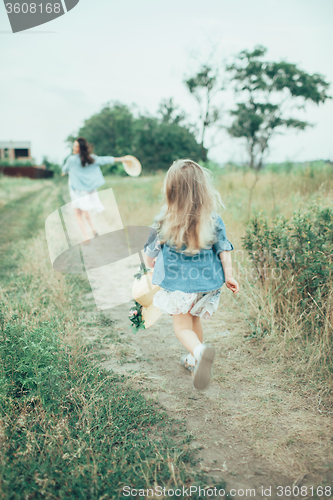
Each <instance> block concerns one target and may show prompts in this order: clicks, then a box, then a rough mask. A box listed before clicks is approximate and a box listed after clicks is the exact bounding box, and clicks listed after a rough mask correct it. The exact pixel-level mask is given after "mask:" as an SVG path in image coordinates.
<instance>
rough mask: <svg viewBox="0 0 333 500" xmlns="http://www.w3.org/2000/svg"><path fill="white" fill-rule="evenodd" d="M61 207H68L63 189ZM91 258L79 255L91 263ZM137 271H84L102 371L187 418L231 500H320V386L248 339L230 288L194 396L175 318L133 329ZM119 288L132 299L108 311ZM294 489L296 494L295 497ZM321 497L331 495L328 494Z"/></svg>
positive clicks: (212, 322)
mask: <svg viewBox="0 0 333 500" xmlns="http://www.w3.org/2000/svg"><path fill="white" fill-rule="evenodd" d="M64 199H65V201H66V202H68V201H69V199H68V195H67V193H66V191H65V192H64ZM110 210H113V208H112V207H111V206H110ZM110 213H111V211H110ZM103 218H104V219H105V220H104V219H103ZM103 220H104V222H103ZM98 221H99V222H98ZM95 223H96V224H97V225H98V224H99V227H97V229H98V231H99V233H100V234H103V232H105V231H110V230H111V229H112V227H111V226H112V224H113V222H112V217H110V216H108V210H107V211H106V212H105V213H104V215H103V214H102V216H101V215H100V216H99V217H98V218H96V220H95ZM74 227H75V224H74V223H73V225H72V230H74V229H73V228H74ZM117 229H119V227H118V226H117ZM94 248H98V245H97V246H95V247H94ZM88 253H89V252H88ZM88 253H87V252H83V260H84V261H85V264H86V265H87V264H89V256H88ZM85 254H86V256H85ZM138 264H139V261H137V259H131V258H130V259H129V260H128V264H126V265H125V264H124V263H115V264H110V265H109V266H104V267H103V268H100V269H99V270H98V269H97V270H94V271H93V272H88V277H89V280H90V284H91V288H92V293H89V294H87V295H86V296H85V297H83V311H82V328H83V330H84V332H85V334H86V337H87V339H88V340H92V341H96V340H97V341H99V342H101V339H103V337H104V336H106V338H107V337H108V335H109V334H111V333H112V332H114V333H113V334H112V335H114V334H116V335H115V337H116V338H114V337H113V338H114V340H113V341H112V340H111V341H110V339H109V340H106V341H105V344H104V346H103V341H102V346H101V355H102V356H103V360H102V366H103V367H104V368H106V369H109V370H113V371H114V372H116V373H120V374H126V375H128V376H129V377H130V379H131V381H132V383H133V384H135V385H136V386H137V387H138V389H139V390H142V391H143V394H144V395H145V397H147V398H150V399H153V400H155V401H156V402H157V403H158V404H160V405H162V406H163V407H164V408H165V410H166V411H167V412H168V413H169V414H170V415H172V416H173V417H176V418H179V419H185V421H186V426H187V429H188V431H189V432H191V433H192V434H193V436H194V440H193V441H192V443H191V446H194V447H195V448H196V449H197V454H198V457H199V458H200V460H201V462H200V463H201V467H202V469H203V470H204V471H206V472H207V473H209V475H210V476H211V477H213V478H214V479H215V480H216V481H218V480H219V479H224V480H225V481H226V482H227V489H228V490H231V489H234V490H235V491H234V492H233V493H234V494H233V498H237V499H238V498H250V497H251V496H252V497H253V496H254V492H253V491H252V492H250V490H251V489H252V490H253V489H254V490H255V496H256V497H259V498H273V499H280V498H319V497H320V496H321V495H320V492H321V490H318V492H319V493H318V496H317V494H316V491H317V490H316V488H317V487H318V486H321V485H323V486H326V485H330V484H331V483H332V479H333V468H332V465H333V450H332V448H333V447H332V436H333V432H332V415H333V408H332V407H330V405H329V403H328V402H327V401H325V398H324V397H323V394H322V392H321V389H320V387H318V383H317V382H316V383H315V382H313V383H312V382H311V380H309V379H305V377H303V379H302V378H300V377H296V376H295V375H294V374H293V372H292V371H290V370H289V371H288V369H287V366H285V365H284V363H283V361H281V359H280V357H278V356H275V357H274V356H272V355H271V353H268V352H267V351H266V350H265V349H266V348H265V346H264V345H263V344H262V345H261V344H260V343H257V342H256V341H254V340H253V339H251V337H250V336H249V335H250V333H251V332H250V329H249V326H248V323H247V322H246V315H244V308H243V304H244V299H246V297H242V293H244V292H242V289H241V290H240V292H239V294H238V295H237V296H235V297H234V296H233V295H232V293H231V292H230V291H228V290H227V289H226V288H225V287H224V289H223V290H222V295H221V301H220V306H219V310H218V311H217V313H216V314H215V315H214V316H213V317H212V318H211V319H209V320H202V322H203V327H204V339H205V340H206V341H209V342H211V343H212V344H213V345H214V347H215V349H216V358H215V361H214V367H213V377H212V381H211V383H210V386H209V388H208V389H207V390H205V391H204V392H197V391H196V390H195V389H194V388H193V386H192V378H191V375H190V374H189V373H188V372H187V371H186V370H185V369H184V368H183V367H182V366H181V365H180V357H181V355H182V354H183V353H184V352H185V350H184V348H183V347H182V346H181V344H180V343H179V341H178V340H177V339H176V337H175V335H174V333H173V328H172V318H171V317H170V316H168V315H165V314H163V315H162V316H161V318H160V319H159V320H158V321H157V322H156V323H155V325H153V326H152V327H150V328H149V329H147V330H140V331H139V332H138V333H136V334H134V333H133V332H132V330H131V328H130V321H129V318H128V311H129V309H130V307H131V306H132V305H133V304H134V303H133V302H132V303H131V302H130V298H131V297H130V295H131V294H130V291H131V288H132V283H133V280H134V278H133V276H134V274H135V272H137V270H138ZM88 267H89V266H88ZM240 281H241V280H240ZM120 284H121V286H120ZM240 284H241V285H242V283H241V282H240ZM115 290H118V292H117V294H118V293H119V295H120V299H119V302H123V303H124V302H125V300H126V297H127V303H126V304H121V305H115V303H114V304H113V307H111V303H110V297H111V295H112V297H113V298H114V299H115V301H117V294H115ZM124 290H125V292H124ZM126 290H127V291H126ZM108 305H109V307H108ZM98 309H99V311H98ZM112 335H111V338H112ZM119 339H121V342H119ZM302 486H303V487H304V488H303V490H301V487H302ZM288 487H291V488H293V487H294V488H295V489H294V494H290V493H289V490H288ZM305 487H306V488H307V489H306V488H305ZM311 487H312V488H313V489H311ZM270 488H271V490H269V489H270ZM285 488H287V489H285ZM298 488H299V490H298ZM246 490H248V491H246ZM325 491H326V493H327V494H325ZM301 493H302V494H301ZM323 497H326V498H328V497H330V495H329V489H326V490H324V495H323Z"/></svg>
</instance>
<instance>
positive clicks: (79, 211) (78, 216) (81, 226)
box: [74, 208, 89, 240]
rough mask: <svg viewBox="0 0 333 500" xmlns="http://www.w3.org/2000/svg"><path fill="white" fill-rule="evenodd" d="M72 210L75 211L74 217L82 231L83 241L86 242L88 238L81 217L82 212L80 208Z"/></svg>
mask: <svg viewBox="0 0 333 500" xmlns="http://www.w3.org/2000/svg"><path fill="white" fill-rule="evenodd" d="M74 210H75V217H76V220H77V223H78V225H79V227H80V229H81V231H82V234H83V236H84V237H85V239H86V240H88V239H89V236H88V233H87V230H86V226H85V224H84V220H83V217H82V210H81V209H80V208H75V209H74Z"/></svg>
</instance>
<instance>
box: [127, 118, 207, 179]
mask: <svg viewBox="0 0 333 500" xmlns="http://www.w3.org/2000/svg"><path fill="white" fill-rule="evenodd" d="M134 154H135V156H137V157H138V158H139V159H142V161H143V162H144V163H143V165H144V167H145V169H146V170H149V171H154V170H158V169H165V170H166V169H168V168H169V167H170V165H171V164H172V163H173V162H174V161H175V160H177V159H179V158H191V159H192V160H194V161H200V156H201V147H200V145H199V144H198V143H197V141H196V139H195V137H194V134H193V133H192V132H191V131H190V130H188V128H187V127H185V126H182V125H180V124H179V123H177V122H171V123H170V122H169V123H168V122H165V121H163V118H162V119H160V118H157V117H153V116H143V115H142V116H140V117H139V118H138V120H137V121H136V123H135V133H134Z"/></svg>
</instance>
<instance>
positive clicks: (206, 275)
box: [144, 160, 239, 390]
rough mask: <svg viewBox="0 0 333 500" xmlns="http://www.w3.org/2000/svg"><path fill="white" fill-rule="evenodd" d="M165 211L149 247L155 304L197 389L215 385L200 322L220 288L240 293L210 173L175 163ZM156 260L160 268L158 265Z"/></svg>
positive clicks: (211, 352)
mask: <svg viewBox="0 0 333 500" xmlns="http://www.w3.org/2000/svg"><path fill="white" fill-rule="evenodd" d="M163 192H164V197H165V205H164V206H163V208H162V211H161V213H160V215H159V216H158V217H157V218H156V219H155V224H154V228H155V229H153V230H152V231H151V234H150V236H149V239H148V242H147V243H146V245H145V247H144V252H145V254H146V260H147V265H148V266H149V267H154V273H153V278H152V284H156V285H159V286H160V287H161V290H159V291H158V292H157V293H156V294H155V295H154V300H153V304H154V305H155V306H156V307H158V308H160V309H161V310H162V311H163V312H164V313H166V314H169V315H171V316H172V319H173V325H174V330H175V334H176V337H177V338H178V339H179V340H180V342H181V343H182V344H183V346H184V347H185V348H186V349H187V350H188V351H189V354H188V355H185V356H183V357H182V358H181V363H182V365H183V366H184V367H185V368H187V369H188V370H189V371H191V372H192V375H193V385H194V387H195V388H196V389H199V390H202V389H205V388H206V387H207V386H208V384H209V381H210V376H211V366H212V363H213V360H214V356H215V351H214V348H213V347H212V346H210V345H208V344H204V343H203V331H202V326H201V322H200V318H209V317H211V316H212V314H213V313H214V312H215V311H216V310H217V307H218V303H219V299H220V294H221V287H222V285H223V283H224V282H225V283H226V286H227V288H229V290H231V291H232V292H233V293H237V292H238V290H239V285H238V283H237V281H236V280H235V279H234V278H233V277H232V264H231V256H230V251H231V250H233V246H232V244H231V243H230V241H228V239H227V236H226V231H225V226H224V223H223V220H222V219H221V217H220V216H219V215H218V214H217V213H216V212H215V210H217V209H218V207H219V205H222V202H221V197H220V195H219V193H218V191H217V190H216V189H215V188H214V187H213V184H212V181H211V177H210V171H209V170H207V169H206V168H203V167H201V166H200V165H198V164H197V163H195V162H194V161H192V160H178V161H175V162H174V163H173V164H172V165H171V167H170V168H169V170H168V172H167V174H166V177H165V181H164V188H163ZM156 257H157V260H156V262H155V259H156Z"/></svg>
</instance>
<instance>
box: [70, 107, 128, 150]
mask: <svg viewBox="0 0 333 500" xmlns="http://www.w3.org/2000/svg"><path fill="white" fill-rule="evenodd" d="M133 125H134V117H133V114H132V111H131V110H130V108H129V107H128V106H126V105H125V104H121V103H119V102H115V103H113V104H112V105H111V104H110V103H109V104H108V105H107V106H105V107H104V108H103V109H102V110H101V111H100V112H99V113H96V114H94V115H93V116H91V117H90V118H88V119H87V120H85V121H84V125H83V127H81V128H80V129H79V132H78V135H77V136H74V135H70V136H69V137H68V138H67V142H68V143H70V144H71V143H72V142H73V141H74V140H75V138H76V137H78V136H82V137H84V138H85V139H87V141H88V142H89V143H90V144H92V145H93V146H94V153H95V154H97V155H100V156H109V155H110V156H123V155H125V154H129V153H130V151H131V146H132V143H133Z"/></svg>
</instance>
